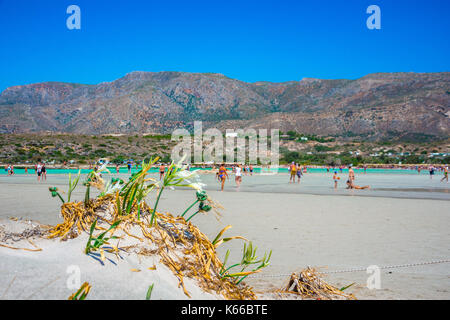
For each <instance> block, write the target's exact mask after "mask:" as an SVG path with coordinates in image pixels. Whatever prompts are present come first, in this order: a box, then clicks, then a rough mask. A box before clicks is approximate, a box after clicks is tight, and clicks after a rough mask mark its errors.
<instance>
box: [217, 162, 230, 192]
mask: <svg viewBox="0 0 450 320" xmlns="http://www.w3.org/2000/svg"><path fill="white" fill-rule="evenodd" d="M218 174H219V181H220V183H221V190H220V191H223V187H224V186H225V180H226V179H227V178H228V173H227V168H225V164H224V163H222V164H221V165H220V168H219V172H218Z"/></svg>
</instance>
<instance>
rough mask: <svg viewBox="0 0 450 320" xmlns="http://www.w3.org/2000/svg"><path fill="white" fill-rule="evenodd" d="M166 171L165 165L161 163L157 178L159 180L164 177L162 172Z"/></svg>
mask: <svg viewBox="0 0 450 320" xmlns="http://www.w3.org/2000/svg"><path fill="white" fill-rule="evenodd" d="M165 173H166V166H165V165H164V164H163V163H161V165H160V166H159V180H161V179H162V178H163V177H164V174H165Z"/></svg>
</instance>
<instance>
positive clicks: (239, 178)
mask: <svg viewBox="0 0 450 320" xmlns="http://www.w3.org/2000/svg"><path fill="white" fill-rule="evenodd" d="M234 170H235V171H234V175H235V177H234V181H235V182H236V185H237V186H238V187H239V186H240V185H241V183H242V168H241V165H240V164H238V165H237V166H236V167H235V168H234Z"/></svg>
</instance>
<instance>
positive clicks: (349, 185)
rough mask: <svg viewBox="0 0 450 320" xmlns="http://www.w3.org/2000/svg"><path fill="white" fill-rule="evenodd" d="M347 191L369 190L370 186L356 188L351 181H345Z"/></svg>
mask: <svg viewBox="0 0 450 320" xmlns="http://www.w3.org/2000/svg"><path fill="white" fill-rule="evenodd" d="M347 189H357V190H360V189H370V186H364V187H361V186H358V185H356V184H354V183H353V182H352V181H350V180H347Z"/></svg>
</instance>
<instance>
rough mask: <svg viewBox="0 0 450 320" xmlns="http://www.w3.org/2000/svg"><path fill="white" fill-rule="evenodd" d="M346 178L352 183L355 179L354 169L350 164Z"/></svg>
mask: <svg viewBox="0 0 450 320" xmlns="http://www.w3.org/2000/svg"><path fill="white" fill-rule="evenodd" d="M348 180H349V181H350V182H351V183H353V181H355V171H353V168H352V165H349V167H348Z"/></svg>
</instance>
